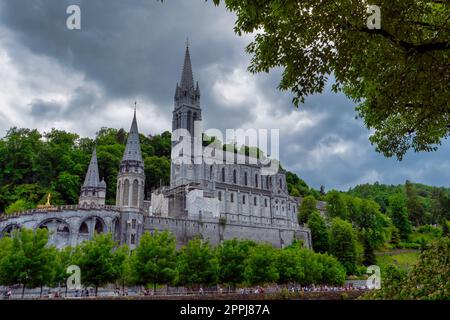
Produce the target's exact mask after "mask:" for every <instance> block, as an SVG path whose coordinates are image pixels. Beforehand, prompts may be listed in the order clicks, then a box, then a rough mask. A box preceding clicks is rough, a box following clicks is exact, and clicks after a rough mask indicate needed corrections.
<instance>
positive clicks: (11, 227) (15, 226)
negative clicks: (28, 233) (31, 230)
mask: <svg viewBox="0 0 450 320" xmlns="http://www.w3.org/2000/svg"><path fill="white" fill-rule="evenodd" d="M20 229H21V227H20V226H19V225H18V224H17V223H11V224H9V225H7V226H6V227H4V228H3V230H2V231H1V232H0V238H3V237H10V236H11V233H12V232H13V231H14V230H20Z"/></svg>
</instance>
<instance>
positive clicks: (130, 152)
mask: <svg viewBox="0 0 450 320" xmlns="http://www.w3.org/2000/svg"><path fill="white" fill-rule="evenodd" d="M130 160H131V161H139V162H143V161H142V154H141V145H140V143H139V131H138V126H137V121H136V107H135V109H134V116H133V122H132V123H131V128H130V132H129V134H128V140H127V146H126V147H125V152H124V154H123V158H122V161H130Z"/></svg>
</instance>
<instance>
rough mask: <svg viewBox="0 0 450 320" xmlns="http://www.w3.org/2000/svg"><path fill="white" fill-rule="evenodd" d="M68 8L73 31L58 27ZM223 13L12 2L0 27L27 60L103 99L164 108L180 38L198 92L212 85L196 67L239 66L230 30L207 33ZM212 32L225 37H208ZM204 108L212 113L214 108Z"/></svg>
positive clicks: (168, 5)
mask: <svg viewBox="0 0 450 320" xmlns="http://www.w3.org/2000/svg"><path fill="white" fill-rule="evenodd" d="M70 4H79V5H80V7H81V13H82V20H81V21H82V30H81V31H70V30H67V28H66V27H65V23H66V18H67V15H66V13H65V11H66V8H67V6H68V5H70ZM223 13H224V12H223V11H222V10H220V9H218V8H215V7H214V6H213V5H212V4H211V3H209V2H208V3H204V2H203V1H199V3H198V4H197V5H192V2H189V3H188V2H187V1H177V2H176V3H173V1H167V2H164V3H163V4H161V3H160V2H157V1H148V0H140V1H139V0H138V1H132V2H126V1H119V0H108V1H72V0H70V1H61V0H15V1H6V2H3V5H2V11H1V13H0V21H1V22H2V23H3V24H4V25H6V26H7V27H8V28H9V29H11V30H13V31H14V32H15V34H16V36H17V37H18V38H20V40H21V42H22V43H24V44H26V46H28V48H30V49H31V50H32V51H33V52H34V53H37V54H43V55H47V56H49V57H52V58H54V59H57V60H58V61H59V62H60V63H61V64H64V65H66V66H70V67H71V68H73V69H74V70H76V71H78V72H83V73H85V74H86V76H87V78H88V79H89V80H92V81H95V82H96V83H97V84H99V85H100V86H101V87H102V88H103V89H105V90H106V94H107V96H108V97H109V98H110V99H112V98H114V97H120V98H122V97H133V96H136V95H144V96H147V97H148V98H149V99H150V100H152V101H153V102H154V103H156V104H159V105H168V104H170V103H171V101H172V97H173V94H174V89H175V84H176V82H177V81H179V78H180V72H181V65H182V62H183V57H184V45H185V41H186V37H187V36H189V37H190V39H191V43H192V47H191V52H192V62H193V65H194V68H195V70H194V73H195V75H194V76H195V77H196V79H198V80H199V82H200V85H201V89H202V91H203V92H208V89H209V85H210V84H211V83H212V80H213V79H209V78H206V77H201V75H202V74H201V72H202V69H203V68H205V67H207V66H208V65H209V64H212V63H214V64H220V63H226V62H229V63H230V62H231V64H232V62H233V60H236V59H242V57H241V56H242V49H243V48H241V47H236V42H234V43H233V42H232V41H231V40H232V39H233V38H234V35H233V31H232V29H231V28H227V29H228V30H220V25H219V26H216V27H215V28H216V30H214V29H211V25H214V24H216V22H217V21H220V20H223ZM198 17H201V19H198ZM211 31H212V32H211ZM218 31H223V33H225V34H228V36H225V37H224V36H223V35H220V34H217V33H214V32H218ZM227 40H228V41H227ZM204 102H206V103H205V104H207V105H210V104H211V107H214V101H210V100H208V99H207V98H205V99H204ZM162 111H163V112H166V113H167V114H169V113H170V110H162Z"/></svg>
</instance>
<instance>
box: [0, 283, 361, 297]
mask: <svg viewBox="0 0 450 320" xmlns="http://www.w3.org/2000/svg"><path fill="white" fill-rule="evenodd" d="M178 289H181V290H178ZM178 289H177V290H176V292H170V290H167V291H162V292H155V291H154V290H152V289H148V288H143V289H137V290H136V288H135V290H134V291H132V292H131V295H138V296H139V295H140V296H153V295H204V294H241V295H249V294H264V293H279V292H282V291H283V290H286V289H287V290H288V291H289V292H290V293H301V292H333V291H334V292H345V291H363V290H367V287H366V286H354V285H353V284H351V283H350V284H346V285H344V286H328V285H317V286H316V285H310V286H300V285H289V286H279V285H275V286H268V287H262V286H256V287H248V288H237V289H234V290H233V289H231V288H222V287H220V286H218V287H213V288H207V289H204V288H203V287H199V288H197V289H194V290H186V289H183V288H178ZM99 293H100V292H99ZM99 295H101V296H111V295H112V296H114V297H121V296H128V295H129V292H128V288H127V287H124V288H122V289H120V288H119V287H115V288H114V290H111V291H108V290H102V291H101V293H100V294H99ZM94 296H95V291H94V290H93V288H83V289H81V290H75V291H71V292H66V293H63V291H62V290H61V289H53V290H52V289H49V290H48V291H47V292H46V293H45V294H41V297H44V298H48V299H57V298H64V297H70V298H88V297H94ZM12 298H13V292H12V289H11V288H6V289H5V290H4V292H3V299H5V300H8V299H12Z"/></svg>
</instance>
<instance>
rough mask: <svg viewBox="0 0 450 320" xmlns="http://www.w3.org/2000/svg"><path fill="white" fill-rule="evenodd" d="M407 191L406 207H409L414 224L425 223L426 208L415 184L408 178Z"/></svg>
mask: <svg viewBox="0 0 450 320" xmlns="http://www.w3.org/2000/svg"><path fill="white" fill-rule="evenodd" d="M405 192H406V199H407V200H406V207H407V208H408V214H409V218H410V219H411V221H412V222H413V223H414V225H416V226H419V225H421V224H423V223H424V209H423V206H422V204H421V203H420V199H419V196H418V195H417V192H416V188H415V187H414V185H413V184H412V183H411V182H410V181H408V180H406V182H405Z"/></svg>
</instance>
